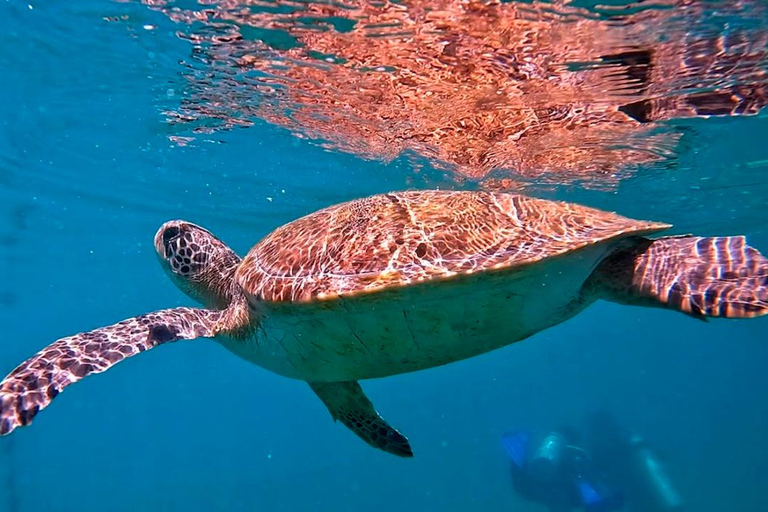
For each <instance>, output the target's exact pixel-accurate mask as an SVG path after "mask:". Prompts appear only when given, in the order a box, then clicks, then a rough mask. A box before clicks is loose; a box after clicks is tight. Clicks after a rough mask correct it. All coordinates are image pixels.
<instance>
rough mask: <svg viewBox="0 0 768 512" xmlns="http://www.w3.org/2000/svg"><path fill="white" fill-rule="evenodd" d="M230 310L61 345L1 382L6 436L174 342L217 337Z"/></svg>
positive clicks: (198, 312)
mask: <svg viewBox="0 0 768 512" xmlns="http://www.w3.org/2000/svg"><path fill="white" fill-rule="evenodd" d="M227 312H228V311H227V310H223V311H213V310H206V309H194V308H174V309H165V310H161V311H156V312H154V313H149V314H146V315H141V316H137V317H134V318H129V319H127V320H123V321H122V322H119V323H116V324H114V325H110V326H109V327H102V328H101V329H96V330H93V331H90V332H84V333H80V334H75V335H74V336H68V337H66V338H62V339H60V340H58V341H55V342H54V343H52V344H51V345H49V346H48V347H46V348H44V349H43V350H41V351H40V352H38V353H37V354H36V355H34V356H32V357H31V358H29V359H27V360H26V361H24V362H23V363H21V364H20V365H19V366H18V367H17V368H16V369H15V370H13V371H12V372H11V373H10V374H8V376H7V377H5V379H3V381H2V382H0V435H5V434H8V433H10V432H11V431H13V430H14V429H15V428H16V427H19V426H25V425H29V424H30V423H31V422H32V419H33V418H34V417H35V415H37V413H38V412H40V410H42V409H44V408H45V407H47V406H48V404H49V403H50V402H51V400H53V399H54V398H55V397H56V395H58V394H59V393H60V392H61V391H62V390H63V389H64V388H65V387H67V386H69V385H70V384H72V383H75V382H77V381H79V380H80V379H82V378H83V377H86V376H88V375H90V374H91V373H100V372H103V371H105V370H107V369H108V368H109V367H111V366H112V365H114V364H116V363H119V362H120V361H122V360H123V359H125V358H128V357H131V356H133V355H136V354H138V353H140V352H144V351H145V350H149V349H150V348H154V347H157V346H158V345H162V344H164V343H168V342H170V341H177V340H182V339H194V338H204V337H213V336H215V335H216V333H217V332H220V330H221V327H222V326H223V325H225V324H226V320H227Z"/></svg>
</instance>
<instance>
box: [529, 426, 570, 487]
mask: <svg viewBox="0 0 768 512" xmlns="http://www.w3.org/2000/svg"><path fill="white" fill-rule="evenodd" d="M565 447H566V442H565V438H564V437H563V435H562V434H560V433H559V432H550V433H549V434H547V435H546V436H544V439H542V441H541V443H539V445H538V446H537V447H536V451H535V452H533V456H532V457H531V459H530V461H529V462H528V471H529V473H530V475H531V476H532V477H533V478H535V479H536V480H540V481H549V480H552V479H553V478H554V477H555V475H556V474H557V471H558V469H559V467H560V464H561V463H562V461H563V452H564V451H565Z"/></svg>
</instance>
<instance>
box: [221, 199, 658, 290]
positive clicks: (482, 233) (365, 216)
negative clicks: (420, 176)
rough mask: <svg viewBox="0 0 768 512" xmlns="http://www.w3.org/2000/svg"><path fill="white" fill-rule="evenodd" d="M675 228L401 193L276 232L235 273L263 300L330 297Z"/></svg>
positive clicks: (509, 202) (588, 212)
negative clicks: (624, 236)
mask: <svg viewBox="0 0 768 512" xmlns="http://www.w3.org/2000/svg"><path fill="white" fill-rule="evenodd" d="M668 227H669V225H667V224H660V223H654V222H642V221H637V220H632V219H628V218H625V217H621V216H619V215H616V214H614V213H609V212H604V211H600V210H595V209H592V208H587V207H584V206H580V205H576V204H569V203H562V202H554V201H547V200H543V199H536V198H532V197H526V196H520V195H513V194H503V193H490V192H450V191H409V192H395V193H390V194H382V195H376V196H372V197H368V198H364V199H357V200H354V201H350V202H347V203H342V204H339V205H335V206H331V207H329V208H325V209H323V210H320V211H318V212H315V213H312V214H310V215H307V216H305V217H302V218H300V219H298V220H296V221H293V222H291V223H289V224H286V225H285V226H282V227H280V228H278V229H276V230H275V231H273V232H272V233H271V234H269V235H268V236H267V237H266V238H264V239H263V240H262V241H261V242H259V243H258V244H257V245H256V246H254V247H253V249H251V251H250V252H249V253H248V255H247V256H246V258H245V259H244V260H243V263H242V265H241V266H240V268H239V269H238V271H237V275H236V279H237V280H238V282H239V283H240V285H241V286H242V288H243V290H244V291H245V292H246V293H247V294H249V295H251V296H253V297H255V298H257V299H259V300H266V301H274V302H282V301H293V302H307V301H313V300H327V299H332V298H335V297H338V296H340V295H341V296H348V295H352V294H357V293H360V292H373V291H377V290H381V289H384V288H389V287H396V286H406V285H409V284H414V283H418V282H423V281H428V280H434V279H446V278H450V277H452V276H455V275H457V274H469V273H473V272H480V271H487V270H492V269H501V268H508V267H514V266H518V265H522V264H528V263H534V262H536V261H539V260H542V259H544V258H549V257H553V256H557V255H561V254H564V253H566V252H568V251H573V250H576V249H579V248H581V247H584V246H586V245H589V244H594V243H598V242H602V241H606V240H609V239H612V238H615V237H618V236H621V235H626V234H632V233H634V234H646V233H652V232H655V231H660V230H663V229H666V228H668Z"/></svg>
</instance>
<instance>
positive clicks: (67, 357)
mask: <svg viewBox="0 0 768 512" xmlns="http://www.w3.org/2000/svg"><path fill="white" fill-rule="evenodd" d="M669 227H670V226H669V225H668V224H661V223H657V222H644V221H638V220H632V219H629V218H626V217H622V216H619V215H617V214H614V213H608V212H604V211H600V210H596V209H592V208H588V207H584V206H580V205H576V204H570V203H564V202H553V201H548V200H543V199H536V198H532V197H526V196H521V195H513V194H504V193H493V192H467V191H462V192H453V191H407V192H395V193H388V194H381V195H375V196H372V197H368V198H363V199H357V200H354V201H351V202H347V203H342V204H339V205H336V206H331V207H328V208H326V209H323V210H320V211H317V212H315V213H312V214H310V215H307V216H305V217H303V218H300V219H298V220H295V221H293V222H291V223H289V224H286V225H284V226H282V227H280V228H278V229H276V230H275V231H273V232H272V233H270V234H269V235H267V236H266V237H265V238H264V239H263V240H261V241H260V242H259V243H258V244H256V245H255V246H254V247H253V248H252V249H251V251H250V252H249V253H248V255H247V256H246V257H245V258H244V259H241V258H240V257H239V256H238V255H237V254H235V252H234V251H232V249H230V248H229V247H227V246H226V245H225V244H224V243H223V242H222V241H221V240H219V239H218V238H216V237H215V236H214V235H213V234H211V233H210V232H209V231H207V230H205V229H203V228H201V227H199V226H196V225H194V224H191V223H189V222H185V221H180V220H175V221H170V222H167V223H165V224H163V225H162V227H160V229H159V230H158V232H157V234H156V235H155V239H154V245H155V249H156V251H157V254H158V256H159V258H160V261H161V263H162V265H163V267H164V269H165V270H166V271H167V273H168V274H169V275H170V277H171V278H172V279H173V281H174V282H175V283H176V284H177V286H178V287H179V288H181V289H182V290H183V291H184V292H185V293H186V294H187V295H189V296H190V297H191V298H193V299H195V300H196V301H197V302H199V303H201V304H203V305H204V307H205V309H197V308H188V307H178V308H173V309H165V310H161V311H156V312H153V313H148V314H145V315H142V316H137V317H134V318H130V319H128V320H124V321H122V322H119V323H117V324H114V325H111V326H109V327H103V328H100V329H96V330H93V331H90V332H85V333H81V334H76V335H74V336H69V337H66V338H62V339H60V340H58V341H56V342H54V343H53V344H51V345H49V346H48V347H47V348H45V349H43V350H42V351H41V352H39V353H38V354H37V355H35V356H33V357H32V358H30V359H28V360H27V361H25V362H24V363H22V364H21V365H20V366H19V367H17V368H16V369H15V370H13V371H12V372H11V373H10V374H9V375H8V376H7V377H6V378H5V379H4V380H3V381H2V383H0V434H8V433H9V432H11V431H12V430H14V429H15V428H16V427H18V426H20V425H27V424H29V423H30V422H31V421H32V419H33V417H34V416H35V415H36V414H37V413H38V412H39V411H40V410H41V409H43V408H44V407H46V406H47V405H48V404H49V403H50V402H51V400H52V399H53V398H54V397H55V396H56V395H58V394H59V392H60V391H61V390H62V389H64V388H65V387H66V386H68V385H69V384H72V383H73V382H76V381H78V380H80V379H82V378H83V377H85V376H86V375H88V374H91V373H98V372H102V371H104V370H106V369H107V368H109V367H110V366H112V365H113V364H115V363H117V362H119V361H121V360H123V359H125V358H127V357H130V356H132V355H135V354H138V353H139V352H143V351H145V350H147V349H150V348H153V347H156V346H158V345H162V344H164V343H167V342H170V341H177V340H182V339H193V338H200V337H206V338H215V339H216V340H217V341H218V342H219V343H221V344H222V345H223V346H224V347H226V348H227V349H229V350H230V351H232V352H234V353H235V354H237V355H238V356H240V357H242V358H243V359H246V360H248V361H250V362H252V363H255V364H257V365H259V366H261V367H264V368H266V369H268V370H271V371H273V372H275V373H277V374H280V375H283V376H286V377H291V378H295V379H300V380H304V381H307V382H308V383H309V386H310V387H311V388H312V390H313V391H314V392H315V393H316V394H317V395H318V397H319V398H320V399H321V400H322V401H323V403H324V404H325V405H326V407H327V408H328V410H329V411H330V413H331V415H332V416H333V418H334V419H336V420H339V421H341V422H342V423H343V424H344V425H346V426H347V427H348V428H350V429H351V430H352V431H353V432H355V433H356V434H357V435H358V436H360V437H361V438H362V439H364V440H365V441H366V442H368V443H369V444H371V445H372V446H374V447H377V448H380V449H382V450H385V451H387V452H390V453H393V454H396V455H401V456H411V455H412V451H411V448H410V445H409V443H408V440H407V439H406V438H405V437H404V436H403V435H401V434H400V433H399V432H397V430H395V429H394V428H392V427H391V426H389V425H388V424H387V423H386V422H385V421H384V420H383V419H382V418H381V417H380V416H379V414H378V413H377V412H376V410H375V409H374V407H373V404H372V403H371V402H370V400H369V399H368V398H367V397H366V396H365V394H364V393H363V391H362V389H361V387H360V385H359V384H358V380H361V379H367V378H375V377H386V376H388V375H394V374H399V373H404V372H411V371H415V370H421V369H424V368H430V367H433V366H439V365H443V364H446V363H450V362H452V361H458V360H461V359H465V358H468V357H472V356H475V355H478V354H482V353H484V352H488V351H490V350H494V349H497V348H499V347H503V346H505V345H509V344H511V343H514V342H516V341H519V340H522V339H524V338H527V337H529V336H531V335H532V334H535V333H537V332H539V331H541V330H543V329H546V328H547V327H550V326H553V325H555V324H558V323H560V322H563V321H564V320H566V319H568V318H570V317H572V316H574V315H576V314H577V313H578V312H579V311H581V310H583V309H584V308H585V307H587V306H588V305H589V304H591V303H592V302H594V301H595V300H596V299H607V300H611V301H615V302H621V303H625V304H637V305H643V306H658V307H666V308H671V309H675V310H678V311H681V312H684V313H687V314H688V315H692V316H694V317H700V318H703V317H706V316H721V317H730V318H743V317H754V316H758V315H762V314H766V313H768V259H766V258H765V257H763V256H762V255H761V254H760V253H759V252H758V251H757V250H756V249H754V248H752V247H750V246H748V245H747V244H746V242H745V239H744V237H741V236H735V237H711V238H701V237H693V236H678V237H666V238H657V239H650V238H646V235H649V234H652V233H655V232H658V231H662V230H665V229H667V228H669Z"/></svg>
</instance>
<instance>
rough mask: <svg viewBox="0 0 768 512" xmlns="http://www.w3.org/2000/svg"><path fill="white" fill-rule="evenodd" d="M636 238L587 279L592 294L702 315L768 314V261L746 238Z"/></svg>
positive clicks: (739, 315) (617, 300) (753, 315)
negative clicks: (748, 243)
mask: <svg viewBox="0 0 768 512" xmlns="http://www.w3.org/2000/svg"><path fill="white" fill-rule="evenodd" d="M634 241H635V242H636V243H634V244H633V245H631V246H630V247H628V248H623V249H620V250H618V251H616V252H614V253H613V254H611V255H610V256H608V257H607V258H606V259H605V260H604V261H603V262H602V263H601V264H600V265H599V266H598V267H597V268H596V269H595V272H594V273H593V275H592V277H590V280H589V281H588V283H587V285H588V286H589V287H591V289H590V291H591V292H593V293H595V294H596V295H597V296H598V297H600V298H605V299H608V300H612V301H614V302H620V303H624V304H634V305H642V306H657V307H665V308H670V309H675V310H678V311H681V312H683V313H687V314H689V315H692V316H694V317H699V318H703V317H724V318H750V317H756V316H760V315H765V314H768V259H767V258H765V257H764V256H763V255H762V254H760V252H759V251H758V250H757V249H755V248H754V247H750V246H749V245H747V242H746V239H745V238H744V237H743V236H729V237H693V236H681V237H667V238H658V239H655V240H650V239H647V238H637V239H634Z"/></svg>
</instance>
